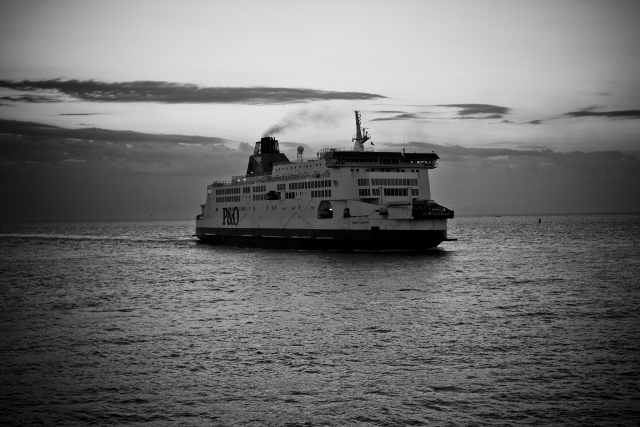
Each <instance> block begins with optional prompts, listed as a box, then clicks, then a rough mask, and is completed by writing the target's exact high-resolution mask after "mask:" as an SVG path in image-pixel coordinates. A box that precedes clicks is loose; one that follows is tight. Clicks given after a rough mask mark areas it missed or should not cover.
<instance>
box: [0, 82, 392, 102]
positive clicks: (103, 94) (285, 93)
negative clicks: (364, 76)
mask: <svg viewBox="0 0 640 427" xmlns="http://www.w3.org/2000/svg"><path fill="white" fill-rule="evenodd" d="M0 87H4V88H8V89H14V90H19V91H26V92H42V91H50V92H54V93H58V94H64V95H67V96H70V97H72V98H75V99H78V100H82V101H94V102H157V103H163V104H252V105H260V104H293V103H303V102H312V101H328V100H349V101H354V100H358V101H359V100H369V99H379V98H385V97H384V96H382V95H378V94H373V93H363V92H335V91H323V90H316V89H297V88H278V87H201V86H197V85H194V84H187V83H172V82H162V81H134V82H116V83H108V82H100V81H95V80H66V81H63V80H60V79H52V80H22V81H10V80H0ZM14 98H15V99H12V100H13V101H27V102H51V101H50V100H46V98H48V97H44V98H43V100H42V101H38V100H37V98H36V97H34V98H32V99H19V98H20V97H14Z"/></svg>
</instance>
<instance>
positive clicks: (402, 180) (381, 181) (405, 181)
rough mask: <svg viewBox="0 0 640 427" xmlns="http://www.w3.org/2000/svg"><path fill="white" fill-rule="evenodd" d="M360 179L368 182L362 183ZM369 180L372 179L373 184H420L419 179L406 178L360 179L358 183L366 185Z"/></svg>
mask: <svg viewBox="0 0 640 427" xmlns="http://www.w3.org/2000/svg"><path fill="white" fill-rule="evenodd" d="M360 181H367V183H363V184H360ZM369 181H371V185H412V186H416V187H417V186H418V180H417V179H406V178H371V180H369V179H359V180H358V185H359V186H365V185H369Z"/></svg>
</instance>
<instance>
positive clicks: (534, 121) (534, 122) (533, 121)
mask: <svg viewBox="0 0 640 427" xmlns="http://www.w3.org/2000/svg"><path fill="white" fill-rule="evenodd" d="M525 124H530V125H541V124H542V120H531V121H529V122H525Z"/></svg>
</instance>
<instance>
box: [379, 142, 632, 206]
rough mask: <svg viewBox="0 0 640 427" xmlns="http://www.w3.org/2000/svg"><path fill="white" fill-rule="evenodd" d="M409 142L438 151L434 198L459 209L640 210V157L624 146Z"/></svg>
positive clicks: (397, 146)
mask: <svg viewBox="0 0 640 427" xmlns="http://www.w3.org/2000/svg"><path fill="white" fill-rule="evenodd" d="M402 145H403V144H391V145H390V146H391V147H392V148H395V149H400V148H401V147H402ZM406 146H407V152H410V151H411V150H412V149H414V150H420V151H423V152H424V151H427V152H431V151H434V152H435V153H436V154H438V156H439V157H440V160H439V162H438V163H439V165H438V167H437V168H436V169H435V170H434V171H432V173H430V174H429V178H430V181H431V190H432V197H433V198H434V200H436V201H438V202H440V203H443V204H444V205H445V206H448V207H451V208H454V209H456V210H457V213H458V214H493V213H505V214H509V213H513V214H537V213H581V212H582V213H585V212H638V211H640V199H638V197H637V193H638V186H639V185H640V159H638V157H636V156H633V155H630V154H626V153H622V152H620V151H597V152H582V151H574V152H567V153H560V152H555V151H551V150H533V149H524V150H515V149H505V148H468V147H462V146H457V145H454V146H442V145H436V144H428V143H423V142H410V143H407V144H406ZM594 194H597V195H598V197H594Z"/></svg>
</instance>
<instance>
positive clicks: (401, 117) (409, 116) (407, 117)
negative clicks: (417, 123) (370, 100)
mask: <svg viewBox="0 0 640 427" xmlns="http://www.w3.org/2000/svg"><path fill="white" fill-rule="evenodd" d="M386 120H422V117H420V116H419V115H418V114H417V113H405V114H398V115H397V116H392V117H380V118H378V119H373V120H370V121H371V122H381V121H386Z"/></svg>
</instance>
